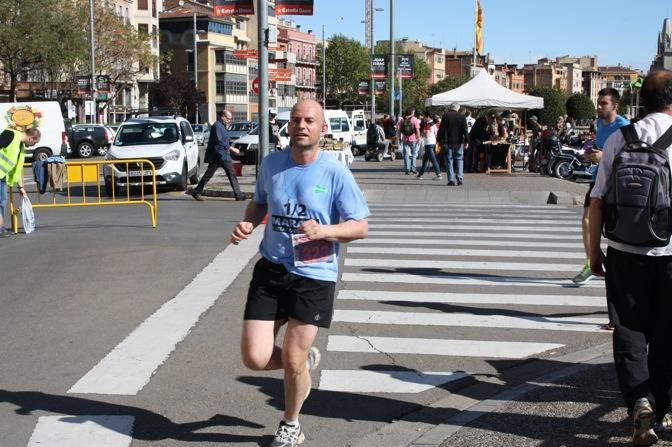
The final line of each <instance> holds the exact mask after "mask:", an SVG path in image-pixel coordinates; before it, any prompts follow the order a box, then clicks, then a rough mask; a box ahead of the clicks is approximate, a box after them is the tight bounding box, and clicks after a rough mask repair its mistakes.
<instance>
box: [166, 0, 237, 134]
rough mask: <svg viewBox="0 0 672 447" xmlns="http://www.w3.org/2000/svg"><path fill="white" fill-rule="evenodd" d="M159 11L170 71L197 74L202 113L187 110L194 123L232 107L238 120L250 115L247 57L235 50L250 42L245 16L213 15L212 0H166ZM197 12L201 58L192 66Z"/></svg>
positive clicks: (199, 54)
mask: <svg viewBox="0 0 672 447" xmlns="http://www.w3.org/2000/svg"><path fill="white" fill-rule="evenodd" d="M164 7H165V11H164V12H163V13H161V15H160V28H161V38H162V42H163V43H164V45H165V46H166V48H162V52H164V53H165V52H168V51H170V52H172V58H171V60H170V71H171V73H173V74H186V75H187V77H188V78H189V79H191V80H192V81H194V80H196V79H197V84H198V91H199V92H200V100H199V104H198V117H196V116H195V114H194V113H193V112H190V113H189V114H188V118H189V120H190V121H192V122H196V121H198V122H209V123H213V122H215V121H216V119H217V112H219V111H221V110H223V109H224V108H226V109H228V110H230V111H231V112H232V114H233V119H234V120H246V119H248V116H249V105H248V104H249V102H248V94H247V92H248V85H249V83H248V72H249V69H248V60H247V59H239V58H236V57H234V53H233V51H234V50H235V49H246V48H247V47H248V44H249V41H250V39H249V37H248V36H247V32H248V30H247V24H248V22H249V20H248V18H246V17H238V16H231V17H215V16H214V8H213V5H212V4H210V3H208V2H198V1H187V0H185V1H184V4H183V5H180V2H179V1H178V0H166V1H165V3H164ZM194 16H195V17H196V48H197V57H196V65H197V66H194V56H193V51H194Z"/></svg>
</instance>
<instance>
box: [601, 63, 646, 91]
mask: <svg viewBox="0 0 672 447" xmlns="http://www.w3.org/2000/svg"><path fill="white" fill-rule="evenodd" d="M599 70H600V73H601V74H602V78H603V79H604V86H605V87H611V88H614V89H616V90H618V93H620V94H621V96H623V93H624V92H625V91H626V90H628V89H629V88H630V84H631V83H632V82H633V81H635V80H636V79H637V78H638V77H639V76H640V75H641V72H640V71H639V70H635V69H633V68H632V67H624V66H622V65H620V64H619V65H616V66H608V65H607V66H603V67H600V68H599Z"/></svg>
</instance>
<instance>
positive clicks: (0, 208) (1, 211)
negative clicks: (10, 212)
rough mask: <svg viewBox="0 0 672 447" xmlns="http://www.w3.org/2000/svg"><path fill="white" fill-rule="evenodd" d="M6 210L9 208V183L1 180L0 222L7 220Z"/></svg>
mask: <svg viewBox="0 0 672 447" xmlns="http://www.w3.org/2000/svg"><path fill="white" fill-rule="evenodd" d="M5 208H7V182H6V181H5V179H2V180H0V221H2V220H4V218H5Z"/></svg>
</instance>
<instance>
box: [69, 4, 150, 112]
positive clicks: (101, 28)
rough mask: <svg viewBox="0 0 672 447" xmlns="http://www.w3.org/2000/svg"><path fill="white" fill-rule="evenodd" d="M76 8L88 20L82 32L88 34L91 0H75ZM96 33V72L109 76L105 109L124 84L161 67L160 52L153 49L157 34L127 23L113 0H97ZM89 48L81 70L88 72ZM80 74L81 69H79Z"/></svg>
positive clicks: (95, 14) (80, 64)
mask: <svg viewBox="0 0 672 447" xmlns="http://www.w3.org/2000/svg"><path fill="white" fill-rule="evenodd" d="M76 8H77V11H78V14H79V17H80V20H81V22H79V23H86V24H87V26H85V27H83V28H82V29H81V31H80V32H83V33H85V34H87V35H88V33H89V30H90V27H89V26H88V24H89V23H90V22H89V20H88V18H89V2H88V0H76ZM94 19H95V20H94V28H93V30H94V36H95V41H96V47H95V52H96V53H95V54H96V74H103V75H107V76H109V77H110V88H111V92H110V95H108V99H107V101H106V102H105V104H104V106H103V109H105V108H106V107H107V106H108V105H109V103H110V102H111V101H113V100H114V98H115V97H116V96H117V94H119V92H121V91H122V90H123V89H124V88H127V87H129V86H131V85H132V84H133V83H134V82H135V80H136V79H137V78H138V77H139V76H141V75H143V74H145V73H148V72H149V68H150V67H154V68H155V73H156V68H157V67H158V56H156V55H154V54H153V53H152V50H151V48H152V40H153V39H158V36H156V35H154V34H153V33H151V32H149V30H148V32H142V31H140V30H136V29H135V28H133V26H131V25H130V24H127V23H124V20H123V19H122V18H121V17H119V16H118V15H117V14H116V13H115V11H114V9H113V4H108V3H107V2H94ZM89 57H90V52H88V51H87V53H86V54H85V57H84V58H82V59H81V60H80V61H79V64H78V66H79V67H80V71H81V72H83V73H85V74H88V73H90V69H89V68H88V67H89V66H88V60H89V59H88V58H89ZM80 74H81V73H80Z"/></svg>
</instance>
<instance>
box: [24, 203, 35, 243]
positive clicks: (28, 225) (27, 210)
mask: <svg viewBox="0 0 672 447" xmlns="http://www.w3.org/2000/svg"><path fill="white" fill-rule="evenodd" d="M21 219H22V220H23V229H24V231H25V232H26V234H30V233H32V232H33V231H35V213H34V212H33V205H32V204H31V203H30V199H29V198H28V197H24V198H23V201H22V203H21Z"/></svg>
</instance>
